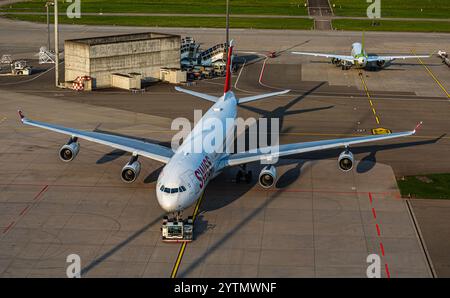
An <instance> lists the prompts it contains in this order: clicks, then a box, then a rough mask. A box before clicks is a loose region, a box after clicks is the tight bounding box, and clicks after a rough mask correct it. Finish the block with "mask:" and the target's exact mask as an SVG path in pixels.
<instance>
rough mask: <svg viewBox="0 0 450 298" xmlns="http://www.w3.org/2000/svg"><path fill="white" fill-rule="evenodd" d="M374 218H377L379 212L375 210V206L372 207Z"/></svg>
mask: <svg viewBox="0 0 450 298" xmlns="http://www.w3.org/2000/svg"><path fill="white" fill-rule="evenodd" d="M372 214H373V218H375V219H377V213H376V212H375V208H373V207H372Z"/></svg>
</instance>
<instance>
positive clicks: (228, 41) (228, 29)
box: [226, 0, 230, 53]
mask: <svg viewBox="0 0 450 298" xmlns="http://www.w3.org/2000/svg"><path fill="white" fill-rule="evenodd" d="M229 2H230V1H229V0H227V17H226V19H227V21H226V50H227V53H228V45H229V43H230V34H229V31H230V10H229Z"/></svg>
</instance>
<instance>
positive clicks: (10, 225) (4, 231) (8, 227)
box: [3, 221, 14, 234]
mask: <svg viewBox="0 0 450 298" xmlns="http://www.w3.org/2000/svg"><path fill="white" fill-rule="evenodd" d="M13 224H14V221H12V222H11V223H10V224H9V225H8V226H7V227H6V228H5V229H4V230H3V234H5V233H6V232H8V231H9V229H11V227H12V226H13Z"/></svg>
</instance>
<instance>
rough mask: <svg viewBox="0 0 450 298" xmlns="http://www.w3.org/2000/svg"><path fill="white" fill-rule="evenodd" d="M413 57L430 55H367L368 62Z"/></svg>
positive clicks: (428, 56)
mask: <svg viewBox="0 0 450 298" xmlns="http://www.w3.org/2000/svg"><path fill="white" fill-rule="evenodd" d="M412 58H430V55H414V56H411V55H409V56H408V55H406V56H369V57H367V61H368V62H374V61H392V60H395V59H412Z"/></svg>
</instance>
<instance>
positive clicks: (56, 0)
mask: <svg viewBox="0 0 450 298" xmlns="http://www.w3.org/2000/svg"><path fill="white" fill-rule="evenodd" d="M54 7H55V15H54V16H55V84H56V87H59V48H58V43H59V38H58V0H54Z"/></svg>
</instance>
